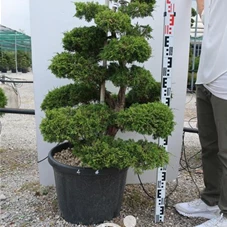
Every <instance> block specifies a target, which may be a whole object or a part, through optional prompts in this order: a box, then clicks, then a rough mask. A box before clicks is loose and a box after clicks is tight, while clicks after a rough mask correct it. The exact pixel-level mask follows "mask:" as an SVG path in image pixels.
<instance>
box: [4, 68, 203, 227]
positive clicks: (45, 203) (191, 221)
mask: <svg viewBox="0 0 227 227" xmlns="http://www.w3.org/2000/svg"><path fill="white" fill-rule="evenodd" d="M11 76H14V77H16V78H18V79H26V80H32V74H31V73H28V74H17V75H11ZM17 89H18V91H19V94H20V100H21V106H20V107H21V108H28V109H29V108H32V109H33V108H34V97H33V85H32V84H23V86H21V87H20V86H19V87H18V88H17ZM195 115H196V113H195V95H192V94H189V95H188V96H187V100H186V113H185V126H187V127H190V125H189V124H188V121H189V120H190V119H192V120H191V121H190V124H191V126H192V127H195V126H196V119H194V117H195ZM0 121H1V125H2V130H1V136H0V139H1V140H0V145H1V146H0V155H1V167H0V173H1V190H0V206H1V210H0V217H1V220H0V226H2V227H3V226H4V227H6V226H7V227H8V226H19V227H25V226H37V227H39V226H40V227H41V226H45V227H48V226H59V227H61V226H65V227H71V226H74V227H76V226H77V227H79V226H80V227H82V225H72V224H69V223H66V222H65V221H64V220H63V219H62V218H61V217H60V214H59V210H58V205H57V200H56V193H55V188H54V187H43V186H41V185H40V184H39V178H38V169H37V152H36V141H35V122H34V116H30V115H18V114H15V115H13V114H6V115H4V117H3V118H1V119H0ZM185 150H186V156H187V158H188V163H189V164H190V167H192V168H193V167H199V166H201V160H200V153H199V151H200V146H199V141H198V135H197V134H191V133H186V134H185ZM193 155H195V157H194V158H191V159H189V158H190V157H192V156H193ZM183 158H184V157H183ZM182 165H184V166H185V162H184V161H182ZM191 175H192V176H193V179H194V180H195V182H196V184H197V185H198V187H199V189H200V190H201V189H202V188H203V182H202V174H201V169H200V167H199V168H196V169H195V170H191ZM176 183H177V181H175V182H169V183H167V192H166V193H167V195H169V194H170V193H171V192H172V191H173V189H174V187H175V185H176ZM145 188H146V190H147V191H148V192H149V194H150V195H151V196H154V195H155V185H153V184H146V185H145ZM197 197H198V190H197V188H196V186H195V184H194V183H193V182H192V179H191V177H190V174H189V173H188V171H186V170H184V169H182V170H181V171H179V177H178V187H177V188H176V190H175V191H174V192H173V193H172V194H171V195H170V196H168V199H167V200H166V201H167V208H166V213H165V222H164V223H156V224H155V223H154V200H153V199H151V198H149V197H148V196H147V195H146V194H145V193H144V192H143V190H142V189H141V187H140V185H127V186H126V189H125V194H124V201H123V206H122V210H121V214H120V217H118V218H116V219H114V220H112V222H114V223H116V224H118V225H120V226H122V227H123V222H122V220H123V218H124V217H125V216H127V215H133V216H135V217H136V218H137V225H136V226H137V227H151V226H152V227H155V226H157V227H160V226H164V227H169V226H174V227H177V226H178V227H192V226H195V225H198V224H200V223H202V222H204V221H205V220H204V219H200V218H186V217H182V216H180V215H179V214H178V213H176V211H175V209H174V208H173V205H174V204H175V203H177V202H182V201H190V200H192V199H195V198H197ZM94 226H95V225H94ZM90 227H91V226H90Z"/></svg>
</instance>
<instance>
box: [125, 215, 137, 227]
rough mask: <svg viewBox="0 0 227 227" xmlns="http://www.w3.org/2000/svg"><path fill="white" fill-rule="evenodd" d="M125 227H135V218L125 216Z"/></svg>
mask: <svg viewBox="0 0 227 227" xmlns="http://www.w3.org/2000/svg"><path fill="white" fill-rule="evenodd" d="M124 225H125V227H135V226H136V218H135V217H134V216H132V215H129V216H126V217H125V218H124Z"/></svg>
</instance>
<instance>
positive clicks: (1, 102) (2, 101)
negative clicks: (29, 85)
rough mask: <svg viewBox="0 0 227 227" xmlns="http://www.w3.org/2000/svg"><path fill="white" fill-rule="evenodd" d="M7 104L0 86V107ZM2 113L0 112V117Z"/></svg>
mask: <svg viewBox="0 0 227 227" xmlns="http://www.w3.org/2000/svg"><path fill="white" fill-rule="evenodd" d="M6 105H7V98H6V95H5V93H4V91H3V89H2V88H0V108H4V107H5V106H6ZM2 115H3V113H1V112H0V117H1V116H2Z"/></svg>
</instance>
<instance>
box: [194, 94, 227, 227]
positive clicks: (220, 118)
mask: <svg viewBox="0 0 227 227" xmlns="http://www.w3.org/2000/svg"><path fill="white" fill-rule="evenodd" d="M211 104H212V108H213V113H214V119H215V125H216V130H217V135H218V149H219V151H218V154H217V155H218V158H219V160H220V167H221V170H222V171H221V173H222V174H221V176H220V179H219V180H218V182H219V181H220V186H219V187H217V188H216V189H215V187H214V186H212V184H210V180H211V178H209V176H208V186H211V187H210V189H212V188H213V190H209V188H208V189H207V188H206V189H205V190H204V193H203V196H204V198H205V200H206V201H207V202H209V203H212V202H214V201H215V199H214V198H216V197H215V196H214V195H215V194H213V192H215V190H217V191H218V190H220V196H219V202H218V206H219V208H220V210H221V213H222V214H221V215H220V216H218V217H217V218H213V219H212V220H209V221H207V222H205V223H203V224H201V225H198V226H196V227H214V226H216V227H226V226H227V100H223V99H220V98H218V97H215V96H214V95H212V96H211ZM205 162H206V160H205ZM211 171H212V170H211ZM219 173H220V172H219V171H218V174H219ZM216 174H217V173H216ZM204 175H205V174H204ZM218 177H219V175H218ZM218 182H216V183H218Z"/></svg>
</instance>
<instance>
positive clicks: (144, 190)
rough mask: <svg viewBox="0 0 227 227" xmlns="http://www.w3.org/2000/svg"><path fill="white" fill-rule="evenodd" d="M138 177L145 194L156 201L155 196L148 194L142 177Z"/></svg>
mask: <svg viewBox="0 0 227 227" xmlns="http://www.w3.org/2000/svg"><path fill="white" fill-rule="evenodd" d="M137 176H138V179H139V182H140V186H141V187H142V189H143V191H144V192H145V194H146V195H147V196H148V197H149V198H151V199H153V200H154V199H155V198H154V197H153V196H151V195H149V193H148V192H147V190H146V189H145V188H144V186H143V183H142V181H141V178H140V175H139V174H137Z"/></svg>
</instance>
